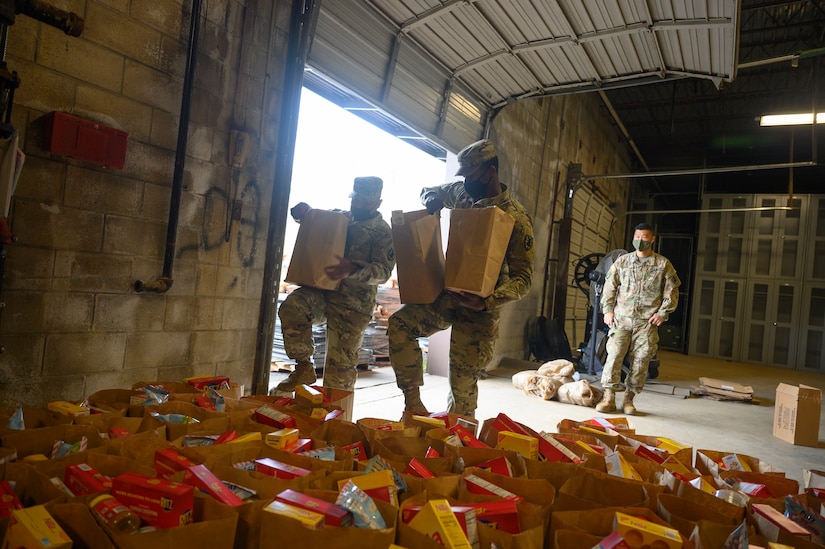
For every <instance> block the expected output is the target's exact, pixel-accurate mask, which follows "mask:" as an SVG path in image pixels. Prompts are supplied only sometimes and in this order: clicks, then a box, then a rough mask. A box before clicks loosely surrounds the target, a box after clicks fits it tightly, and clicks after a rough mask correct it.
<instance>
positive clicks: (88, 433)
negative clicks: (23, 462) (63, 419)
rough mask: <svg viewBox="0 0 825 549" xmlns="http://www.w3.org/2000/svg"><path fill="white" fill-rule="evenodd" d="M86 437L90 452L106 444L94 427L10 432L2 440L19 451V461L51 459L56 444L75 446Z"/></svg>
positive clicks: (7, 445) (50, 428) (66, 426)
mask: <svg viewBox="0 0 825 549" xmlns="http://www.w3.org/2000/svg"><path fill="white" fill-rule="evenodd" d="M84 437H85V440H86V448H87V449H89V450H92V449H94V448H100V447H102V446H103V444H104V442H105V441H104V440H103V439H102V438H101V437H100V432H99V431H98V430H97V428H96V427H94V426H93V425H57V426H54V427H40V428H39V429H26V430H24V431H9V432H6V433H5V434H3V436H2V437H0V440H2V445H3V446H4V447H6V448H15V449H17V459H23V458H24V457H26V456H31V455H34V454H43V455H44V456H46V457H50V456H51V455H52V450H53V449H54V445H55V442H57V441H62V442H65V443H67V444H75V443H77V442H80V441H81V440H83V438H84Z"/></svg>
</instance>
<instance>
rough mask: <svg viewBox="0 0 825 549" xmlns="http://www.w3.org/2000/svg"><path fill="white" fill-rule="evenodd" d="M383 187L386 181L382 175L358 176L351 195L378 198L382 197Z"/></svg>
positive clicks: (352, 196) (368, 198)
mask: <svg viewBox="0 0 825 549" xmlns="http://www.w3.org/2000/svg"><path fill="white" fill-rule="evenodd" d="M383 188H384V182H383V181H382V180H381V178H380V177H373V176H369V177H356V178H355V182H354V183H353V185H352V192H351V193H350V195H349V197H350V198H356V197H358V198H362V199H364V200H369V201H373V200H378V199H379V198H381V190H382V189H383Z"/></svg>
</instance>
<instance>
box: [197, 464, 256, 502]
mask: <svg viewBox="0 0 825 549" xmlns="http://www.w3.org/2000/svg"><path fill="white" fill-rule="evenodd" d="M183 483H184V484H190V485H192V486H194V487H195V488H198V489H200V490H201V491H203V492H205V493H207V494H209V495H210V496H212V497H213V498H215V499H216V500H218V501H220V502H221V503H223V504H224V505H231V506H233V507H234V506H237V505H242V504H243V501H242V500H241V498H239V497H238V496H236V495H235V493H234V492H232V490H230V489H229V488H228V487H227V486H226V484H224V483H223V481H222V480H221V479H219V478H218V477H216V476H215V474H214V473H213V472H212V471H210V470H209V469H207V468H206V466H205V465H190V466H189V467H187V469H186V473H184V475H183Z"/></svg>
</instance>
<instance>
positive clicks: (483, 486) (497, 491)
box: [464, 475, 523, 502]
mask: <svg viewBox="0 0 825 549" xmlns="http://www.w3.org/2000/svg"><path fill="white" fill-rule="evenodd" d="M464 483H465V484H466V485H467V491H468V492H470V493H471V494H483V495H485V496H498V497H500V498H503V499H509V500H512V501H515V502H519V501H521V500H522V499H523V498H522V497H521V496H519V495H516V494H514V493H512V492H510V491H508V490H505V489H504V488H502V487H501V486H497V485H495V484H493V483H492V482H489V481H487V480H484V479H483V478H481V477H478V476H476V475H467V476H466V477H464Z"/></svg>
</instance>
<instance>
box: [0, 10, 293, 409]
mask: <svg viewBox="0 0 825 549" xmlns="http://www.w3.org/2000/svg"><path fill="white" fill-rule="evenodd" d="M53 5H55V7H58V8H60V9H64V10H66V11H73V12H75V13H77V14H78V15H80V16H81V17H83V18H84V20H85V29H84V32H83V34H82V36H80V37H70V36H66V35H65V34H63V32H62V31H60V30H58V29H56V28H53V27H50V26H48V25H45V24H43V23H40V22H38V21H36V20H33V19H30V18H28V17H26V16H23V15H18V16H17V18H16V20H15V23H14V25H12V26H11V27H9V40H8V53H7V59H6V61H7V64H8V68H9V70H12V71H16V72H17V74H18V76H19V77H20V80H21V84H20V87H19V89H18V90H16V93H15V96H14V100H15V101H14V106H13V115H12V123H13V125H14V127H15V128H16V129H17V130H18V131H19V134H20V147H21V148H22V149H23V151H24V152H25V154H26V163H25V165H24V168H23V172H22V174H21V177H20V180H19V182H18V186H17V189H16V192H15V195H14V199H13V201H12V206H11V210H10V214H9V223H10V226H11V230H12V232H13V233H14V234H15V235H16V236H17V238H18V241H17V242H15V243H12V244H9V245H8V246H7V259H6V264H5V272H4V277H3V293H2V296H1V298H2V300H3V301H4V302H5V305H6V306H5V309H4V310H3V311H2V315H1V316H0V345H2V347H3V349H4V351H5V352H4V353H3V354H0V405H3V406H9V405H14V404H16V403H19V402H22V403H24V404H26V405H30V406H39V405H42V404H43V403H45V402H48V401H51V400H61V399H67V400H79V399H81V398H83V397H85V396H88V395H89V394H91V393H93V392H95V391H97V390H100V389H105V388H114V387H129V386H131V385H132V383H134V382H136V381H153V380H179V379H181V378H182V377H185V376H191V375H211V374H218V373H220V374H225V375H229V376H230V377H231V378H232V379H233V380H236V381H238V382H239V383H242V384H245V385H246V386H247V388H248V387H249V385H250V383H251V379H252V370H253V362H254V358H255V349H256V334H257V326H258V315H259V303H260V299H261V290H262V287H261V286H262V279H263V276H262V274H263V273H262V269H263V263H264V252H265V250H266V241H265V240H266V236H267V223H268V217H269V207H270V200H271V188H272V178H273V174H274V158H275V155H274V150H275V147H276V145H277V143H276V135H277V125H278V113H279V112H280V107H281V96H282V72H283V66H284V61H283V57H284V56H285V52H286V41H287V35H288V28H289V12H290V9H291V8H290V3H289V2H285V1H276V2H271V1H265V0H222V1H219V2H204V3H203V13H202V19H201V27H200V40H199V43H198V45H197V51H198V56H197V60H196V73H195V84H194V90H193V94H192V106H191V114H190V125H189V128H188V136H189V141H188V147H187V157H186V165H185V173H184V181H183V186H184V188H183V195H182V197H181V207H180V221H179V226H178V230H177V251H176V257H175V263H174V271H173V278H174V284H173V286H172V288H171V289H170V290H169V291H168V292H167V293H162V294H159V293H154V292H144V293H137V292H135V290H134V288H133V284H134V282H135V281H136V280H141V281H151V280H154V279H156V278H158V277H160V276H161V274H162V266H163V255H164V252H165V246H166V231H167V219H168V213H169V207H170V202H169V200H170V189H171V185H172V178H173V172H174V163H175V148H176V146H177V137H178V123H179V120H180V109H181V95H182V89H183V79H184V71H185V63H186V51H187V44H186V42H187V39H188V34H189V25H190V21H191V13H190V10H191V6H192V3H191V2H189V1H184V2H180V1H177V0H168V1H165V2H154V1H150V0H63V1H57V2H54V3H53ZM51 111H63V112H67V113H70V114H73V115H75V116H79V117H82V118H85V119H88V120H92V121H94V122H96V123H99V124H102V125H105V126H110V127H113V128H116V129H119V130H122V131H125V132H127V133H128V134H129V135H128V145H127V154H126V165H125V167H124V168H123V169H122V170H116V169H111V168H103V167H100V166H98V165H95V164H91V163H87V162H83V161H78V160H72V159H68V158H64V157H60V156H57V155H53V154H51V153H50V152H49V151H48V150H47V144H46V137H47V128H46V124H45V119H44V117H45V115H47V114H48V113H49V112H51ZM231 130H240V131H245V132H248V133H249V134H250V135H251V137H252V143H253V144H252V148H251V151H250V154H249V156H248V158H247V161H246V164H245V165H244V166H243V168H241V169H235V170H233V169H232V168H231V167H230V165H229V159H228V150H229V137H230V131H231ZM236 200H237V201H239V203H240V204H241V210H240V211H241V215H240V219H231V218H230V220H229V222H227V216H228V215H229V214H228V212H231V204H232V202H233V201H236Z"/></svg>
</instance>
